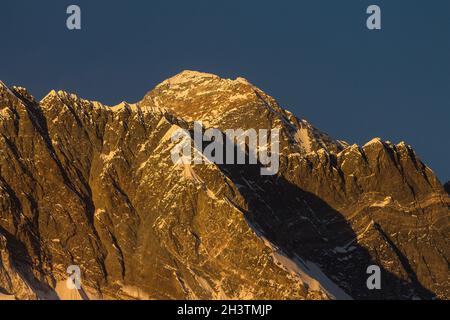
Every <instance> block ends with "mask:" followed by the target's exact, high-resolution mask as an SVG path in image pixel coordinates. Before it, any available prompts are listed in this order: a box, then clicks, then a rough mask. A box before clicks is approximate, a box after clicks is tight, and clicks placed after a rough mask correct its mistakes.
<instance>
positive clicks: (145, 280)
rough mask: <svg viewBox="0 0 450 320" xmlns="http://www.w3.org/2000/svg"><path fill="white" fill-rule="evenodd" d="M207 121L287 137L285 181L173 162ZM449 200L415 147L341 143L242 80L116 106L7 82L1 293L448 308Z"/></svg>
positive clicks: (2, 116) (203, 82) (2, 112)
mask: <svg viewBox="0 0 450 320" xmlns="http://www.w3.org/2000/svg"><path fill="white" fill-rule="evenodd" d="M305 108H307V106H305ZM194 121H201V122H202V124H203V126H204V127H205V129H207V128H218V129H220V130H222V131H224V130H227V129H235V128H242V129H244V130H247V129H255V130H258V129H268V130H270V129H279V130H280V167H279V171H278V174H277V175H274V176H262V175H261V174H260V172H259V169H258V167H257V166H256V167H255V166H248V165H217V164H214V163H208V164H185V165H174V163H173V161H172V160H171V150H172V148H173V144H174V143H173V141H172V139H171V135H172V133H173V132H174V131H176V130H178V129H180V128H192V124H193V122H194ZM449 204H450V199H449V196H448V194H447V192H446V191H445V190H444V187H443V186H442V184H441V183H440V182H439V181H438V179H437V178H436V176H435V174H434V173H433V171H432V170H431V169H430V168H428V167H427V166H426V165H425V164H424V163H423V162H422V161H421V160H420V159H419V158H418V156H417V155H416V154H415V152H414V151H413V150H412V148H411V147H410V146H408V145H407V144H405V143H399V144H392V143H390V142H384V141H381V140H380V139H374V140H372V141H370V142H369V143H367V144H366V145H364V146H362V147H359V146H357V145H349V144H347V143H346V142H344V141H339V140H335V139H332V138H331V137H329V136H328V135H326V134H325V133H323V132H321V131H319V130H317V129H316V128H314V127H313V126H312V125H311V124H309V123H308V122H307V121H305V120H300V119H299V118H297V117H296V116H294V115H293V114H292V113H290V112H289V111H287V110H285V109H283V108H281V107H280V106H279V105H278V104H277V102H276V101H275V100H274V99H273V98H272V97H270V96H268V95H267V94H265V93H264V92H263V91H261V90H260V89H258V88H256V87H255V86H253V85H252V84H250V83H249V82H248V81H247V80H245V79H242V78H238V79H236V80H228V79H222V78H220V77H218V76H215V75H211V74H205V73H199V72H193V71H185V72H182V73H180V74H178V75H176V76H174V77H172V78H170V79H168V80H166V81H164V82H163V83H161V84H160V85H158V86H157V87H156V88H155V89H153V90H152V91H150V92H149V93H148V94H147V95H146V96H145V97H144V98H143V100H142V101H140V102H138V103H136V104H129V103H125V102H124V103H121V104H120V105H118V106H114V107H110V106H105V105H103V104H101V103H99V102H93V101H87V100H84V99H81V98H79V97H77V96H75V95H73V94H69V93H66V92H63V91H58V92H56V91H52V92H50V93H49V94H48V95H47V96H46V97H45V98H43V99H42V100H41V101H36V100H35V99H34V98H33V97H32V96H31V95H30V94H29V93H28V92H27V91H26V90H25V89H23V88H19V87H11V88H8V87H7V86H6V85H4V84H3V83H0V299H58V298H60V299H93V298H99V299H350V298H353V299H374V298H382V299H412V298H423V299H431V298H444V299H448V298H449V297H450V292H449V290H450V284H449V281H448V279H449V272H448V270H449V269H448V259H449V244H448V234H449V212H450V210H449ZM71 265H78V266H79V267H80V268H81V271H82V289H80V290H78V291H77V290H75V291H73V290H68V289H67V286H66V279H67V277H68V274H67V273H66V270H67V268H68V267H69V266H71ZM370 265H377V266H379V267H380V270H381V289H380V290H369V289H368V287H367V283H366V282H367V278H368V277H369V275H368V274H367V268H368V267H369V266H370Z"/></svg>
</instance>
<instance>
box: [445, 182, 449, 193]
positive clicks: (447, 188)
mask: <svg viewBox="0 0 450 320" xmlns="http://www.w3.org/2000/svg"><path fill="white" fill-rule="evenodd" d="M444 188H445V191H447V193H448V194H450V181H447V183H446V184H445V185H444Z"/></svg>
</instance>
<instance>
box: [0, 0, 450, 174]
mask: <svg viewBox="0 0 450 320" xmlns="http://www.w3.org/2000/svg"><path fill="white" fill-rule="evenodd" d="M69 4H78V5H80V7H81V9H82V27H83V29H82V30H81V31H69V30H67V29H66V17H67V15H66V13H65V11H66V8H67V6H68V5H69ZM370 4H377V5H379V6H380V7H381V10H382V30H381V31H369V30H367V29H366V26H365V25H366V24H365V21H366V18H367V15H366V13H365V11H366V8H367V7H368V6H369V5H370ZM0 30H1V33H0V35H1V37H0V61H1V64H0V79H2V80H3V81H4V82H6V83H7V84H9V85H22V86H25V87H27V88H28V89H29V90H30V91H31V92H32V93H33V94H34V95H35V96H36V97H38V98H41V97H42V96H43V95H45V94H46V93H47V92H48V91H50V90H51V89H53V88H55V89H65V90H67V91H72V92H75V93H77V94H79V95H80V96H82V97H85V98H89V99H95V100H99V101H102V102H104V103H108V104H116V103H118V102H120V101H122V100H127V101H130V102H134V101H137V100H139V99H140V98H141V97H142V96H143V95H144V94H145V93H146V92H147V91H149V90H150V89H152V88H153V87H154V86H155V85H156V84H158V83H159V82H160V81H162V80H164V79H165V78H168V77H169V76H172V75H173V74H176V73H178V72H179V71H181V70H183V69H192V70H199V71H204V72H212V73H216V74H218V75H220V76H223V77H232V78H234V77H237V76H243V77H245V78H247V79H248V80H250V81H251V82H253V83H254V84H256V85H257V86H259V87H260V88H262V89H263V90H265V91H266V92H267V93H269V94H270V95H272V96H274V97H275V98H276V99H277V100H278V101H279V102H280V103H281V104H282V105H283V106H284V107H285V108H287V109H289V110H291V111H293V112H294V113H295V114H296V115H297V116H299V117H302V118H305V119H307V120H309V121H310V122H312V123H313V124H314V125H315V126H317V127H318V128H320V129H322V130H323V131H326V132H328V133H329V134H331V135H332V136H333V137H335V138H339V139H344V140H347V141H348V142H351V143H353V142H356V143H358V144H363V143H365V142H367V141H369V140H370V139H371V138H373V137H375V136H379V137H381V138H383V139H386V140H391V141H392V142H399V141H401V140H405V141H406V142H407V143H409V144H411V145H412V146H413V147H414V148H415V150H416V151H417V153H418V154H419V155H420V156H421V158H422V160H423V161H424V162H425V163H427V164H428V165H430V166H431V168H432V169H434V170H435V172H436V173H437V174H438V175H439V177H440V179H441V180H442V181H443V182H444V181H446V180H449V179H450V166H449V165H448V163H449V159H450V142H449V136H450V135H449V120H450V1H448V0H433V1H429V0H395V1H392V0H390V1H382V0H370V1H367V0H340V1H335V0H328V1H324V0H308V1H275V0H273V1H261V0H259V1H247V0H246V1H242V0H239V1H237V0H236V1H235V0H227V1H215V0H208V1H197V0H190V1H186V0H185V1H167V0H165V1H153V0H152V1H141V0H130V1H114V0H95V1H92V0H90V1H84V0H73V1H64V0H40V1H29V0H14V1H12V0H4V1H2V4H1V7H0Z"/></svg>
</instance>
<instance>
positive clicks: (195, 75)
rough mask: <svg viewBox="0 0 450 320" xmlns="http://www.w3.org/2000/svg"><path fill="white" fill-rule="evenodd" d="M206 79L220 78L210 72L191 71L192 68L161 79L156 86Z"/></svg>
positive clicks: (196, 81)
mask: <svg viewBox="0 0 450 320" xmlns="http://www.w3.org/2000/svg"><path fill="white" fill-rule="evenodd" d="M207 79H211V80H212V79H220V77H219V76H216V75H215V74H211V73H205V72H199V71H192V70H184V71H182V72H180V73H178V74H176V75H174V76H173V77H170V78H169V79H167V80H165V81H163V82H162V83H161V84H159V85H158V86H157V87H159V86H161V85H166V84H168V85H180V84H184V83H186V82H194V83H198V82H201V81H204V80H207Z"/></svg>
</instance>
